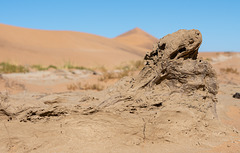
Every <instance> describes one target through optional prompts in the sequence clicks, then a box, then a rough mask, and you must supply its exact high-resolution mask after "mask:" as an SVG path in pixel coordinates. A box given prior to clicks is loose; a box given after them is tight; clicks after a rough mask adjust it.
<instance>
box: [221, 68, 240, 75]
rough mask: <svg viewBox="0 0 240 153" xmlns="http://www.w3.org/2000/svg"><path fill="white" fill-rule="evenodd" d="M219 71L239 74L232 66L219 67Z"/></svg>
mask: <svg viewBox="0 0 240 153" xmlns="http://www.w3.org/2000/svg"><path fill="white" fill-rule="evenodd" d="M220 71H221V72H224V73H233V74H239V72H238V71H237V69H234V68H231V67H230V68H221V69H220Z"/></svg>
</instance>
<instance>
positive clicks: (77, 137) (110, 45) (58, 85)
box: [0, 25, 240, 153]
mask: <svg viewBox="0 0 240 153" xmlns="http://www.w3.org/2000/svg"><path fill="white" fill-rule="evenodd" d="M1 28H5V29H6V33H5V36H4V37H2V38H1V39H0V40H1V42H0V44H1V45H0V47H1V49H0V52H1V54H2V55H3V56H1V61H5V60H6V59H9V61H15V62H16V63H18V64H45V65H49V64H59V63H61V62H63V59H64V57H68V58H69V59H70V60H71V61H73V62H74V63H76V64H79V65H83V66H96V65H95V64H101V65H107V64H109V63H111V62H114V65H115V64H116V65H117V64H120V63H122V62H124V61H129V60H133V59H136V60H139V59H143V58H144V61H145V65H144V68H143V69H142V70H139V71H138V70H137V72H135V73H134V74H133V76H132V75H130V76H128V77H124V78H122V79H121V80H118V79H109V80H107V81H99V78H100V77H101V76H102V75H103V74H102V73H101V72H98V71H97V70H96V72H93V71H90V70H78V69H76V70H65V69H63V70H58V69H57V70H55V69H53V70H48V71H37V72H34V71H33V72H29V73H11V74H1V77H0V89H1V93H0V98H1V99H0V100H1V101H0V120H1V124H0V127H1V129H2V130H1V131H2V132H0V138H1V139H0V152H84V153H86V152H164V153H165V152H180V153H181V152H183V153H185V152H199V153H200V152H209V153H219V152H223V153H224V152H226V153H227V152H232V153H235V152H240V135H239V130H240V120H239V117H240V103H239V102H240V100H239V99H234V98H233V97H232V95H233V94H234V93H236V92H240V86H239V83H240V80H239V78H240V77H239V75H240V74H239V72H240V68H239V67H238V65H239V61H240V60H239V59H240V54H239V53H230V52H225V53H220V52H214V53H205V52H200V53H198V48H199V47H200V45H201V41H202V37H201V33H200V32H199V31H197V30H190V31H184V30H182V31H178V32H177V33H174V34H172V35H168V36H166V37H164V38H162V39H160V42H158V43H157V45H156V44H155V45H154V48H153V49H151V50H150V51H151V52H150V53H148V54H146V56H145V57H144V55H145V53H144V50H145V49H149V45H147V44H150V43H152V44H154V41H156V40H155V39H154V37H150V38H149V35H147V37H145V38H146V39H145V38H143V39H141V40H142V41H144V42H146V44H145V43H144V42H141V41H140V40H137V39H134V37H137V34H139V33H140V36H139V37H140V38H141V37H143V36H144V32H142V30H140V29H138V28H137V29H134V30H132V31H133V32H131V31H130V33H128V34H129V38H128V37H127V36H128V35H127V36H126V34H127V33H126V34H123V35H122V36H119V37H116V38H113V39H109V38H104V37H100V36H95V35H91V34H84V33H79V32H69V31H66V32H65V31H64V32H61V31H41V30H32V29H24V28H18V27H11V26H7V25H1ZM9 29H10V30H9ZM7 30H9V31H7ZM14 30H15V32H13V31H14ZM136 31H137V32H136ZM10 33H12V35H11V34H10ZM133 34H134V35H133ZM181 34H184V36H185V37H184V38H182V37H180V36H179V35H181ZM27 36H28V37H27ZM33 36H34V38H32V37H33ZM65 36H69V37H67V38H66V37H65ZM73 37H74V38H73ZM121 37H122V38H121ZM40 38H41V39H40ZM43 38H44V39H43ZM71 38H72V39H71ZM87 38H88V39H87ZM130 38H131V39H134V40H133V41H132V42H131V39H130ZM24 39H25V40H24ZM2 40H4V41H2ZM125 40H127V41H125ZM150 40H151V41H152V42H150ZM99 41H100V42H101V43H99ZM192 41H193V42H192ZM81 42H84V43H82V44H81ZM169 42H174V43H171V44H170V43H169ZM79 44H81V45H79ZM141 44H143V45H141ZM164 44H165V45H164ZM78 45H79V46H78ZM39 46H42V47H43V48H41V47H39ZM58 47H59V48H58ZM64 47H65V48H68V49H69V52H65V51H64ZM84 47H85V48H84ZM123 47H124V49H123ZM125 47H126V48H125ZM26 48H28V49H26ZM103 48H104V49H106V52H107V53H108V54H103V50H102V49H103ZM140 48H141V49H140ZM75 49H76V50H75ZM84 49H86V50H85V51H86V54H84V53H85V52H84ZM111 49H112V51H113V52H111ZM125 49H127V50H128V49H129V50H128V51H126V50H125ZM90 50H91V51H92V52H93V53H92V52H91V51H90ZM17 52H18V54H17ZM49 52H50V53H49ZM58 53H59V54H58ZM91 53H92V54H91ZM98 53H99V54H98ZM115 53H116V54H118V53H119V54H118V55H116V54H115ZM143 53H144V55H143ZM66 54H68V56H66ZM197 54H198V56H197ZM20 55H24V56H20ZM53 55H54V56H55V55H57V56H56V57H54V56H53ZM77 55H79V56H77ZM83 55H84V57H83V58H82V59H83V60H84V61H79V59H81V57H82V56H83ZM95 55H96V57H94V56H95ZM29 56H30V57H32V58H29ZM74 57H76V61H75V60H74ZM120 57H121V58H120ZM109 58H111V59H109ZM92 60H96V61H94V62H96V63H94V62H93V61H92ZM86 63H87V64H86ZM85 64H86V65H85ZM79 82H81V83H82V84H84V83H89V84H98V83H99V84H102V85H103V86H104V88H105V89H104V90H102V91H93V90H83V89H76V90H71V89H69V88H68V87H69V85H71V84H77V83H79Z"/></svg>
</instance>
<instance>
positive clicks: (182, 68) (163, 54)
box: [97, 30, 218, 118]
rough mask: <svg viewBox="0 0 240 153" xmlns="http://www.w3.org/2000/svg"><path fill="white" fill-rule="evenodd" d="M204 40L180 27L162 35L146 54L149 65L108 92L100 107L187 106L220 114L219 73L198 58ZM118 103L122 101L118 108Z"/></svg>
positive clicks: (136, 108) (214, 115)
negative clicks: (175, 30)
mask: <svg viewBox="0 0 240 153" xmlns="http://www.w3.org/2000/svg"><path fill="white" fill-rule="evenodd" d="M201 42H202V35H201V33H200V32H199V31H198V30H179V31H177V32H175V33H173V34H169V35H167V36H165V37H163V38H162V39H160V40H159V42H158V43H157V44H155V46H154V49H153V51H152V52H151V53H148V54H146V56H145V57H144V60H145V63H146V64H145V67H144V68H143V69H142V71H141V72H140V73H139V75H138V76H137V77H136V78H124V79H122V80H121V81H120V82H118V83H117V84H116V85H115V86H113V87H111V88H110V89H108V90H107V91H105V94H106V95H108V97H109V99H106V100H104V101H103V102H102V103H101V104H100V105H99V106H98V108H97V109H102V108H107V107H111V109H113V108H115V109H120V108H121V109H124V110H128V111H131V110H132V111H131V112H132V113H134V112H137V111H138V110H139V109H138V108H140V110H142V109H141V108H145V109H146V108H149V109H153V108H155V107H158V108H157V109H159V108H163V107H164V108H173V110H175V109H178V108H181V107H188V108H189V111H192V112H198V113H197V114H199V115H203V116H208V117H209V118H214V117H217V114H216V110H215V109H216V107H215V105H216V102H217V100H216V98H215V96H216V94H217V92H218V84H217V79H216V73H215V71H214V70H213V68H212V66H211V65H210V64H209V63H208V62H207V61H203V60H202V59H198V58H197V55H198V49H199V47H200V45H201ZM116 103H121V104H118V105H117V106H116V107H115V106H114V105H116ZM112 107H113V108H112ZM119 107H120V108H119ZM129 109H130V110H129Z"/></svg>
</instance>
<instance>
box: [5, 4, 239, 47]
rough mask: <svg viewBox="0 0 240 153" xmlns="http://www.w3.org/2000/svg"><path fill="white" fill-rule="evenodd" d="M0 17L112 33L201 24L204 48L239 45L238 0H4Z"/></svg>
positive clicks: (39, 25)
mask: <svg viewBox="0 0 240 153" xmlns="http://www.w3.org/2000/svg"><path fill="white" fill-rule="evenodd" d="M0 23H4V24H9V25H15V26H20V27H27V28H34V29H46V30H71V31H80V32H87V33H92V34H97V35H101V36H105V37H109V38H112V37H115V36H117V35H119V34H121V33H124V32H126V31H128V30H130V29H133V28H135V27H139V28H141V29H143V30H144V31H146V32H148V33H150V34H152V35H153V36H155V37H157V38H161V37H163V36H164V35H166V34H168V33H173V32H175V31H177V30H178V29H199V30H200V31H201V32H202V35H203V44H202V46H201V48H200V51H240V29H239V28H240V1H239V0H199V1H197V0H195V1H194V0H164V1H162V0H144V1H143V0H119V1H117V0H115V1H114V0H105V1H104V0H0ZM0 34H1V32H0Z"/></svg>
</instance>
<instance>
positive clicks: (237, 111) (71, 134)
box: [0, 53, 240, 153]
mask: <svg viewBox="0 0 240 153" xmlns="http://www.w3.org/2000/svg"><path fill="white" fill-rule="evenodd" d="M204 54H206V53H204ZM215 54H217V53H214V55H215ZM225 54H226V53H222V54H218V55H216V56H212V59H220V60H219V61H217V60H216V61H212V64H213V66H214V68H216V71H217V73H218V76H219V82H220V88H219V93H218V95H217V98H218V104H217V114H218V117H219V120H220V121H221V123H222V127H223V128H230V129H231V130H232V133H230V134H227V135H225V133H224V132H223V133H219V135H223V138H222V139H219V138H217V137H216V139H214V138H211V139H210V137H211V133H206V135H207V137H209V140H207V141H205V140H204V141H203V140H201V139H199V140H198V141H196V140H195V139H192V140H191V139H189V140H188V139H186V138H184V137H182V136H181V135H179V136H177V135H174V136H172V137H171V136H170V138H174V140H175V141H168V139H161V138H159V139H155V138H154V139H153V138H151V137H149V138H148V136H146V135H144V133H143V128H144V124H145V123H144V121H143V120H142V118H139V116H137V115H132V117H129V115H127V114H123V115H119V114H114V113H111V112H109V113H108V112H99V113H96V114H93V115H79V113H78V109H76V110H73V113H71V115H63V116H61V115H60V116H53V117H47V118H45V119H43V120H39V121H37V122H29V121H19V120H17V119H12V120H9V118H6V117H5V116H4V115H1V113H0V117H1V124H0V126H1V129H2V132H1V133H0V135H1V136H0V137H1V139H0V144H1V145H0V146H1V147H0V152H46V151H47V152H209V153H219V152H223V153H225V152H226V153H227V152H231V153H235V152H239V151H240V136H239V135H238V132H239V131H240V120H239V117H240V100H239V99H234V98H232V95H233V94H234V93H235V92H240V86H239V80H238V79H239V74H235V73H231V72H226V73H224V72H223V71H220V68H225V67H229V65H224V64H222V62H226V63H228V64H229V61H228V62H227V60H233V59H234V60H235V61H239V60H238V59H237V58H239V57H238V56H235V55H236V54H235V53H233V54H232V55H234V57H230V56H227V57H229V58H228V59H227V58H224V59H225V60H222V57H223V56H226V55H225ZM205 56H206V55H205ZM203 58H205V57H203ZM208 58H209V57H208ZM226 59H227V60H226ZM230 65H231V63H230ZM237 65H238V64H237V63H235V62H234V63H232V65H231V66H232V67H233V68H235V67H236V68H237V70H238V72H239V69H238V67H237ZM221 66H222V67H221ZM234 66H235V67H234ZM221 75H224V76H227V77H221ZM99 76H101V74H97V75H96V74H93V73H92V72H91V71H86V70H73V72H69V71H66V70H56V71H53V70H52V71H42V72H32V73H25V74H3V75H2V79H1V91H2V92H1V97H2V98H1V99H2V101H4V98H7V97H14V98H15V99H16V101H15V102H16V104H17V103H19V105H20V106H21V107H24V106H22V105H21V102H20V101H19V100H20V99H23V100H24V99H25V100H28V99H30V101H31V97H39V99H41V98H42V97H43V98H45V99H44V101H48V102H49V103H50V104H51V103H55V102H54V101H56V103H58V102H59V101H60V102H66V100H64V97H65V98H67V97H68V98H67V99H68V101H69V104H70V103H71V101H72V102H74V101H79V99H81V97H82V96H81V95H88V93H89V95H91V94H92V92H94V93H95V92H96V93H97V91H82V90H79V91H71V90H68V88H67V86H68V85H69V84H72V83H77V82H81V81H82V82H83V83H84V82H90V83H93V82H94V81H95V82H99V81H98V77H99ZM115 81H116V80H112V82H109V83H107V84H108V85H111V84H112V83H114V82H115ZM58 94H59V95H61V96H60V98H59V96H57V95H58ZM51 95H52V96H51ZM54 95H55V97H54ZM56 96H57V97H58V99H57V100H56ZM21 97H22V98H21ZM27 97H29V98H27ZM70 97H72V99H71V100H69V98H70ZM59 99H60V100H59ZM29 103H32V102H29ZM34 105H35V106H34V107H36V106H38V105H37V104H34ZM0 112H1V111H0ZM172 115H173V116H172ZM172 115H171V114H170V116H169V113H168V114H167V116H165V117H164V118H170V119H171V120H174V119H176V120H178V119H179V120H180V119H181V117H180V116H178V117H176V116H175V115H174V114H172ZM163 123H164V124H166V123H165V122H163ZM148 124H150V123H148ZM170 125H171V124H170ZM166 126H168V125H167V124H166ZM16 127H17V129H16ZM213 128H214V127H213ZM147 130H149V129H147ZM151 130H153V129H151V128H150V131H148V132H149V133H154V131H151ZM223 131H224V130H223ZM202 139H205V136H202Z"/></svg>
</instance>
